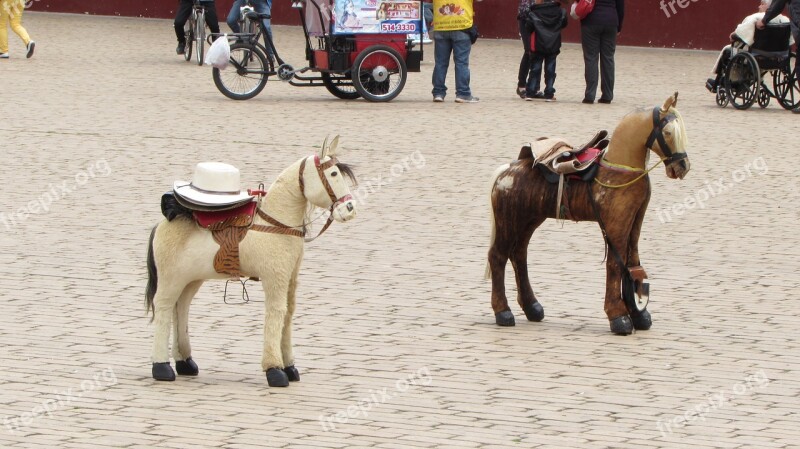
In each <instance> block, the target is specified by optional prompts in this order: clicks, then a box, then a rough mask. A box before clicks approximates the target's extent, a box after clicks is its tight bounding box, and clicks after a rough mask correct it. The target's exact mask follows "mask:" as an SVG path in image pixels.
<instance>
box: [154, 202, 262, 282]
mask: <svg viewBox="0 0 800 449" xmlns="http://www.w3.org/2000/svg"><path fill="white" fill-rule="evenodd" d="M257 206H258V202H257V201H256V200H255V199H254V198H252V197H251V198H250V199H248V200H246V201H241V200H237V201H234V202H231V203H224V202H223V203H220V204H215V205H208V204H197V203H196V202H194V201H192V200H191V199H189V198H186V197H184V196H181V195H180V194H179V193H177V192H174V191H171V192H167V193H165V194H164V195H163V196H162V197H161V213H162V214H163V215H164V217H166V218H167V220H168V221H172V220H173V219H175V218H176V217H178V216H183V217H186V218H190V219H191V220H193V221H194V222H195V223H197V225H198V226H200V227H202V228H205V229H208V230H209V231H210V232H211V237H212V238H213V239H214V241H215V242H217V244H218V245H219V250H217V254H216V255H215V256H214V270H215V271H216V272H217V273H221V274H227V275H230V276H231V277H234V278H240V277H242V273H241V271H240V270H241V267H240V264H239V243H241V241H242V240H244V237H245V235H247V231H248V230H249V229H250V227H251V226H252V225H253V215H255V213H256V208H257Z"/></svg>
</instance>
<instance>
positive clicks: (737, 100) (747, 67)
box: [725, 52, 761, 109]
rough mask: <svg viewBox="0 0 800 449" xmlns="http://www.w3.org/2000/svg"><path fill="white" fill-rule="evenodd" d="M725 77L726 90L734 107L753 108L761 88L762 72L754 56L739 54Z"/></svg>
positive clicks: (732, 60)
mask: <svg viewBox="0 0 800 449" xmlns="http://www.w3.org/2000/svg"><path fill="white" fill-rule="evenodd" d="M725 75H726V76H725V90H727V92H726V93H727V95H728V99H729V100H730V102H731V104H732V105H733V107H735V108H736V109H748V108H749V107H750V106H752V105H753V103H755V102H756V100H757V99H758V91H759V88H760V87H761V71H760V70H759V69H758V62H756V59H755V58H754V57H753V55H751V54H750V53H744V52H743V53H737V54H736V56H734V57H733V58H731V61H730V63H728V70H727V72H726V74H725Z"/></svg>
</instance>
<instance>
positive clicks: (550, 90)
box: [544, 55, 558, 99]
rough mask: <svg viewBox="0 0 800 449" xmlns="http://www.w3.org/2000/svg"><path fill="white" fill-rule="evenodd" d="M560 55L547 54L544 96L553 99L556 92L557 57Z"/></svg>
mask: <svg viewBox="0 0 800 449" xmlns="http://www.w3.org/2000/svg"><path fill="white" fill-rule="evenodd" d="M557 56H558V55H547V56H546V57H545V62H544V84H545V88H544V98H545V99H553V98H555V94H556V88H555V84H556V57H557Z"/></svg>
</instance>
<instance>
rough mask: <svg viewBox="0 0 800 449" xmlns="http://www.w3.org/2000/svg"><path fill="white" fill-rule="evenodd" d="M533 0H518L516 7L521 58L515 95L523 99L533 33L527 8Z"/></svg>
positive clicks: (529, 64)
mask: <svg viewBox="0 0 800 449" xmlns="http://www.w3.org/2000/svg"><path fill="white" fill-rule="evenodd" d="M533 2H534V0H519V8H518V9H517V22H518V23H519V36H520V38H521V39H522V48H523V49H524V53H522V59H521V60H520V61H519V75H518V77H517V95H519V97H520V98H522V99H523V100H524V99H525V97H526V95H525V86H527V85H528V74H530V73H531V61H532V53H531V50H532V49H531V35H532V34H533V27H532V26H531V25H530V24H529V23H528V20H527V17H528V10H529V9H530V7H531V4H533Z"/></svg>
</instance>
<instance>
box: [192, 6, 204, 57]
mask: <svg viewBox="0 0 800 449" xmlns="http://www.w3.org/2000/svg"><path fill="white" fill-rule="evenodd" d="M195 30H196V31H195V33H194V40H195V42H197V48H195V50H194V51H195V52H196V53H195V54H196V55H197V65H203V50H204V46H205V43H206V13H205V11H200V12H198V13H197V20H195Z"/></svg>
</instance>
